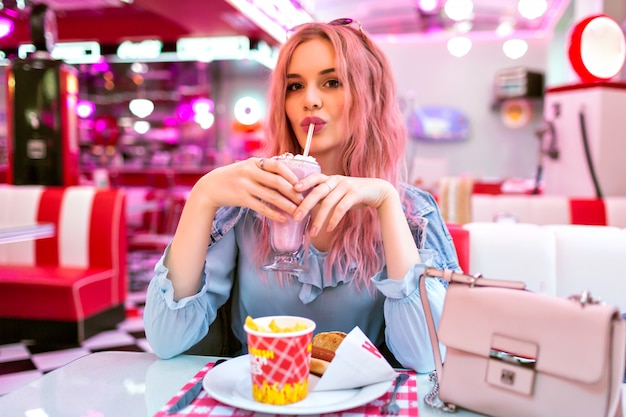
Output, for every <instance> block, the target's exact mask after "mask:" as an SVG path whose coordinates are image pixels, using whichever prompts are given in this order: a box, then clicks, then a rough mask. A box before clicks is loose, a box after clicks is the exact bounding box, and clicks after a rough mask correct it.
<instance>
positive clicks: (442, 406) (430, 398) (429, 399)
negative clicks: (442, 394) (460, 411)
mask: <svg viewBox="0 0 626 417" xmlns="http://www.w3.org/2000/svg"><path fill="white" fill-rule="evenodd" d="M428 381H430V382H431V383H432V384H433V387H432V388H431V389H430V391H429V392H428V393H427V394H426V395H425V396H424V403H425V404H426V405H427V406H429V407H431V408H436V409H437V410H441V411H444V412H446V413H454V412H456V406H455V405H454V404H447V403H444V402H443V401H441V400H440V399H439V381H438V380H437V371H432V372H431V373H430V374H429V375H428Z"/></svg>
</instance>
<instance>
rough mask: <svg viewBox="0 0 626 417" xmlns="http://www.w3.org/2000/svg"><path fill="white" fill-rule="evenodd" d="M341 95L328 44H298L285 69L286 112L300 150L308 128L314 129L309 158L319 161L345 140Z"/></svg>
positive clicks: (342, 91) (327, 42)
mask: <svg viewBox="0 0 626 417" xmlns="http://www.w3.org/2000/svg"><path fill="white" fill-rule="evenodd" d="M344 95H345V91H344V87H343V84H342V83H341V81H340V80H339V78H338V74H337V72H336V70H335V51H334V49H333V47H332V45H331V44H330V42H329V41H327V40H324V39H314V40H310V41H307V42H304V43H302V44H300V45H299V46H298V47H297V48H296V49H295V50H294V52H293V55H292V57H291V62H290V63H289V66H288V67H287V95H286V100H285V111H286V113H287V119H288V120H289V123H290V124H291V127H292V129H293V131H294V132H295V134H296V137H297V139H298V143H299V144H300V146H301V147H302V148H303V149H304V147H305V144H306V136H307V132H308V130H309V125H310V124H311V123H313V124H314V125H315V130H314V132H315V133H314V135H313V139H312V142H311V148H310V153H311V155H313V156H315V157H321V156H322V154H324V153H327V152H330V151H333V150H335V148H336V147H337V146H338V145H339V144H340V143H341V142H342V141H343V140H344V132H345V130H344V126H345V123H344V121H343V117H342V116H343V108H344Z"/></svg>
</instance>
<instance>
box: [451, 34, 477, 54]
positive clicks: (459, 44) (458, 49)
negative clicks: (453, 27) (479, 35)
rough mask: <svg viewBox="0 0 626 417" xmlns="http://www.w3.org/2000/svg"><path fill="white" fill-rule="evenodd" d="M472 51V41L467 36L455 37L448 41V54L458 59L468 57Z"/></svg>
mask: <svg viewBox="0 0 626 417" xmlns="http://www.w3.org/2000/svg"><path fill="white" fill-rule="evenodd" d="M471 49H472V41H471V39H470V38H467V37H465V36H455V37H453V38H450V39H449V40H448V52H450V54H451V55H452V56H455V57H457V58H460V57H462V56H465V55H467V54H468V53H469V51H470V50H471Z"/></svg>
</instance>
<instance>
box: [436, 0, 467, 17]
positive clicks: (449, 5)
mask: <svg viewBox="0 0 626 417" xmlns="http://www.w3.org/2000/svg"><path fill="white" fill-rule="evenodd" d="M443 11H444V12H445V13H446V15H448V17H449V18H450V19H452V20H467V19H471V18H472V12H473V11H474V3H473V2H472V0H448V1H446V4H445V5H444V6H443Z"/></svg>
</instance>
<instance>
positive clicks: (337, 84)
mask: <svg viewBox="0 0 626 417" xmlns="http://www.w3.org/2000/svg"><path fill="white" fill-rule="evenodd" d="M326 85H327V86H328V87H331V88H339V87H341V81H339V80H328V81H326Z"/></svg>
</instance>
